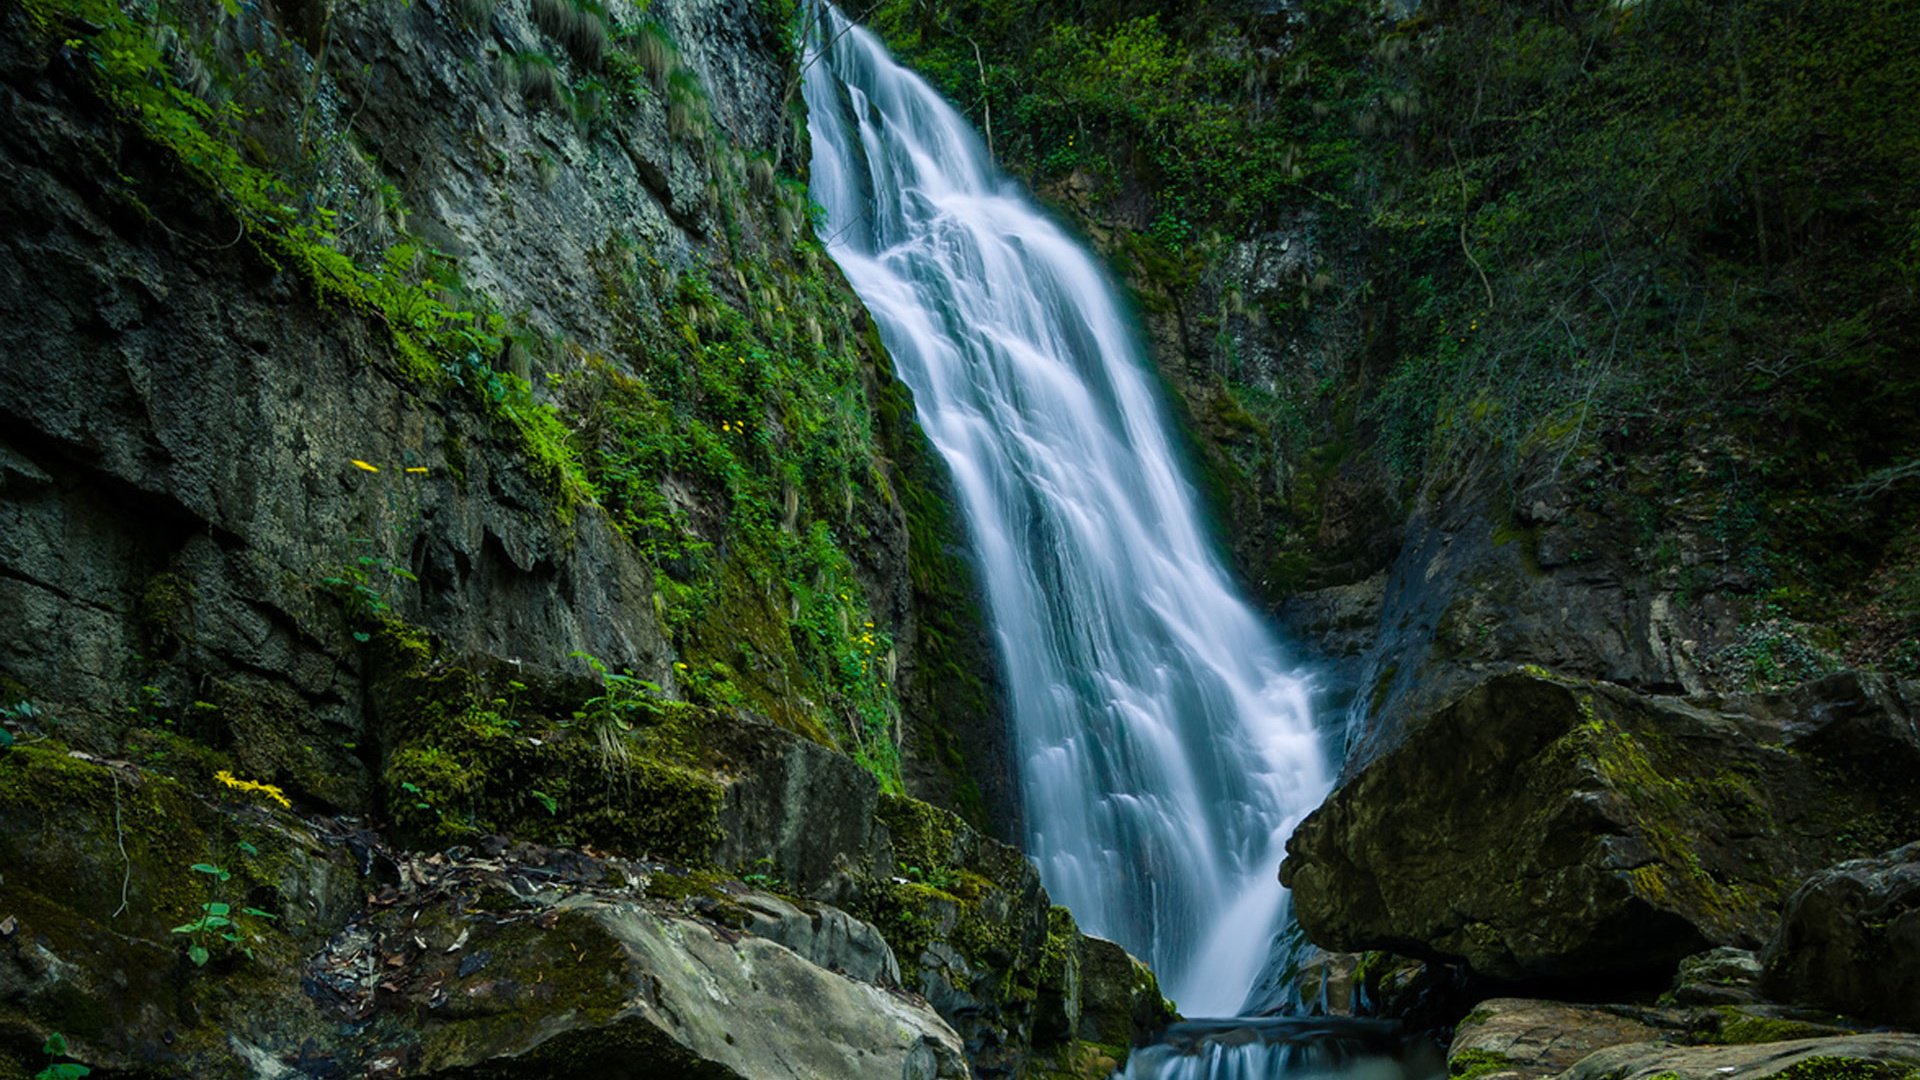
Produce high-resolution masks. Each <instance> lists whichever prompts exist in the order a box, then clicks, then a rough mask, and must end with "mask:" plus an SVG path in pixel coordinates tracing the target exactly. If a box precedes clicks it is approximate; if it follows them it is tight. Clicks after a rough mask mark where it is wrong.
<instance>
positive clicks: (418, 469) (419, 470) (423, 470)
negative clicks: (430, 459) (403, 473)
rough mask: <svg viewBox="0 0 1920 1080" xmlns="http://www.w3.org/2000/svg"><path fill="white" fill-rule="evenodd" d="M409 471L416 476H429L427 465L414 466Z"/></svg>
mask: <svg viewBox="0 0 1920 1080" xmlns="http://www.w3.org/2000/svg"><path fill="white" fill-rule="evenodd" d="M407 471H408V472H410V473H412V474H414V475H415V476H425V475H427V467H426V466H425V465H414V466H411V467H409V468H408V469H407Z"/></svg>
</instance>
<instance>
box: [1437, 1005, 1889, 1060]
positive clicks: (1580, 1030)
mask: <svg viewBox="0 0 1920 1080" xmlns="http://www.w3.org/2000/svg"><path fill="white" fill-rule="evenodd" d="M1916 1055H1920V1037H1917V1036H1914V1035H1904V1034H1892V1035H1886V1034H1867V1033H1861V1032H1858V1031H1851V1030H1848V1029H1846V1028H1844V1027H1838V1026H1834V1025H1822V1024H1818V1023H1812V1022H1809V1021H1806V1020H1792V1019H1786V1018H1782V1017H1777V1016H1768V1015H1765V1013H1764V1011H1761V1010H1754V1011H1748V1010H1743V1009H1738V1008H1734V1007H1730V1006H1722V1007H1719V1008H1716V1009H1688V1008H1672V1007H1668V1008H1661V1007H1650V1006H1645V1005H1593V1004H1577V1003H1571V1002H1560V1001H1541V1000H1535V999H1528V998H1494V999H1491V1000H1488V1001H1484V1002H1481V1003H1480V1004H1479V1005H1478V1006H1476V1007H1475V1008H1474V1010H1473V1011H1472V1012H1470V1013H1468V1014H1467V1016H1466V1017H1465V1018H1464V1019H1463V1020H1461V1021H1460V1024H1459V1027H1458V1028H1457V1030H1456V1031H1455V1033H1454V1036H1453V1042H1452V1045H1451V1046H1450V1047H1449V1049H1448V1052H1447V1061H1448V1073H1449V1074H1450V1075H1451V1076H1452V1077H1455V1078H1460V1080H1545V1078H1547V1077H1560V1078H1562V1080H1576V1078H1578V1080H1598V1078H1601V1077H1648V1076H1654V1075H1663V1076H1670V1077H1699V1078H1706V1077H1722V1076H1754V1077H1760V1076H1772V1075H1775V1074H1778V1073H1785V1074H1787V1075H1789V1076H1793V1077H1796V1078H1802V1080H1818V1078H1826V1077H1848V1076H1852V1077H1869V1078H1874V1080H1904V1078H1905V1077H1906V1076H1908V1075H1910V1070H1911V1068H1912V1066H1913V1063H1914V1062H1915V1061H1916V1060H1917V1059H1916Z"/></svg>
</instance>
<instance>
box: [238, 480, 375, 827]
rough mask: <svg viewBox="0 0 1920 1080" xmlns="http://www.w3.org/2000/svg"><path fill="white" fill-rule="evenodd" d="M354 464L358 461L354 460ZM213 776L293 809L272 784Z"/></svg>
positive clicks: (284, 796)
mask: <svg viewBox="0 0 1920 1080" xmlns="http://www.w3.org/2000/svg"><path fill="white" fill-rule="evenodd" d="M356 464H358V463H357V462H356ZM213 778H214V779H215V780H218V781H220V782H221V783H223V784H225V785H227V786H228V787H230V788H232V789H234V790H235V791H257V792H259V793H260V794H262V795H265V796H266V797H267V798H269V799H272V800H273V801H274V802H277V803H279V804H280V806H281V808H282V809H286V810H291V809H293V803H291V802H289V801H288V800H287V793H286V792H284V791H281V790H280V789H279V788H277V787H274V786H273V785H272V784H263V783H261V782H260V781H258V780H241V779H238V778H236V777H235V776H234V775H233V774H232V773H230V772H228V771H227V770H225V769H221V770H220V771H219V772H217V773H214V774H213Z"/></svg>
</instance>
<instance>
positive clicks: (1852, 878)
mask: <svg viewBox="0 0 1920 1080" xmlns="http://www.w3.org/2000/svg"><path fill="white" fill-rule="evenodd" d="M1764 978H1765V985H1766V988H1767V989H1768V990H1769V991H1770V992H1772V993H1773V994H1774V995H1776V996H1778V997H1780V998H1782V999H1785V1000H1789V1001H1799V1002H1805V1003H1806V1004H1809V1005H1816V1006H1820V1007H1823V1008H1828V1009H1834V1010H1837V1011H1839V1012H1843V1013H1846V1014H1848V1015H1850V1016H1858V1017H1861V1018H1862V1019H1866V1020H1872V1021H1876V1022H1880V1023H1887V1024H1894V1025H1897V1026H1899V1027H1902V1028H1906V1029H1908V1030H1916V1031H1920V843H1914V844H1908V845H1906V846H1905V847H1902V848H1900V849H1899V850H1897V851H1891V852H1888V853H1886V854H1885V855H1881V856H1879V857H1877V858H1871V859H1854V860H1851V861H1848V862H1844V863H1841V864H1839V865H1838V866H1833V867H1829V868H1828V869H1825V870H1822V871H1820V872H1819V873H1817V874H1815V875H1813V876H1812V877H1811V878H1809V879H1807V881H1806V883H1805V884H1803V885H1801V886H1800V887H1799V888H1798V889H1795V890H1794V892H1793V895H1792V896H1791V897H1789V898H1788V899H1787V904H1786V912H1785V914H1784V915H1783V916H1782V918H1781V920H1780V927H1779V929H1778V931H1776V932H1775V934H1774V936H1773V939H1772V940H1771V941H1769V942H1768V943H1767V952H1766V973H1765V977H1764Z"/></svg>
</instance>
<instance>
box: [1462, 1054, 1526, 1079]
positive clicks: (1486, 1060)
mask: <svg viewBox="0 0 1920 1080" xmlns="http://www.w3.org/2000/svg"><path fill="white" fill-rule="evenodd" d="M1512 1068H1513V1059H1512V1058H1510V1057H1508V1056H1507V1055H1505V1054H1501V1053H1496V1052H1494V1051H1492V1050H1462V1051H1460V1052H1459V1053H1457V1054H1454V1055H1453V1056H1451V1057H1449V1058H1448V1059H1447V1075H1448V1076H1449V1077H1452V1078H1453V1080H1480V1078H1481V1077H1483V1076H1491V1075H1493V1074H1494V1073H1499V1072H1507V1071H1509V1070H1511V1069H1512Z"/></svg>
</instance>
